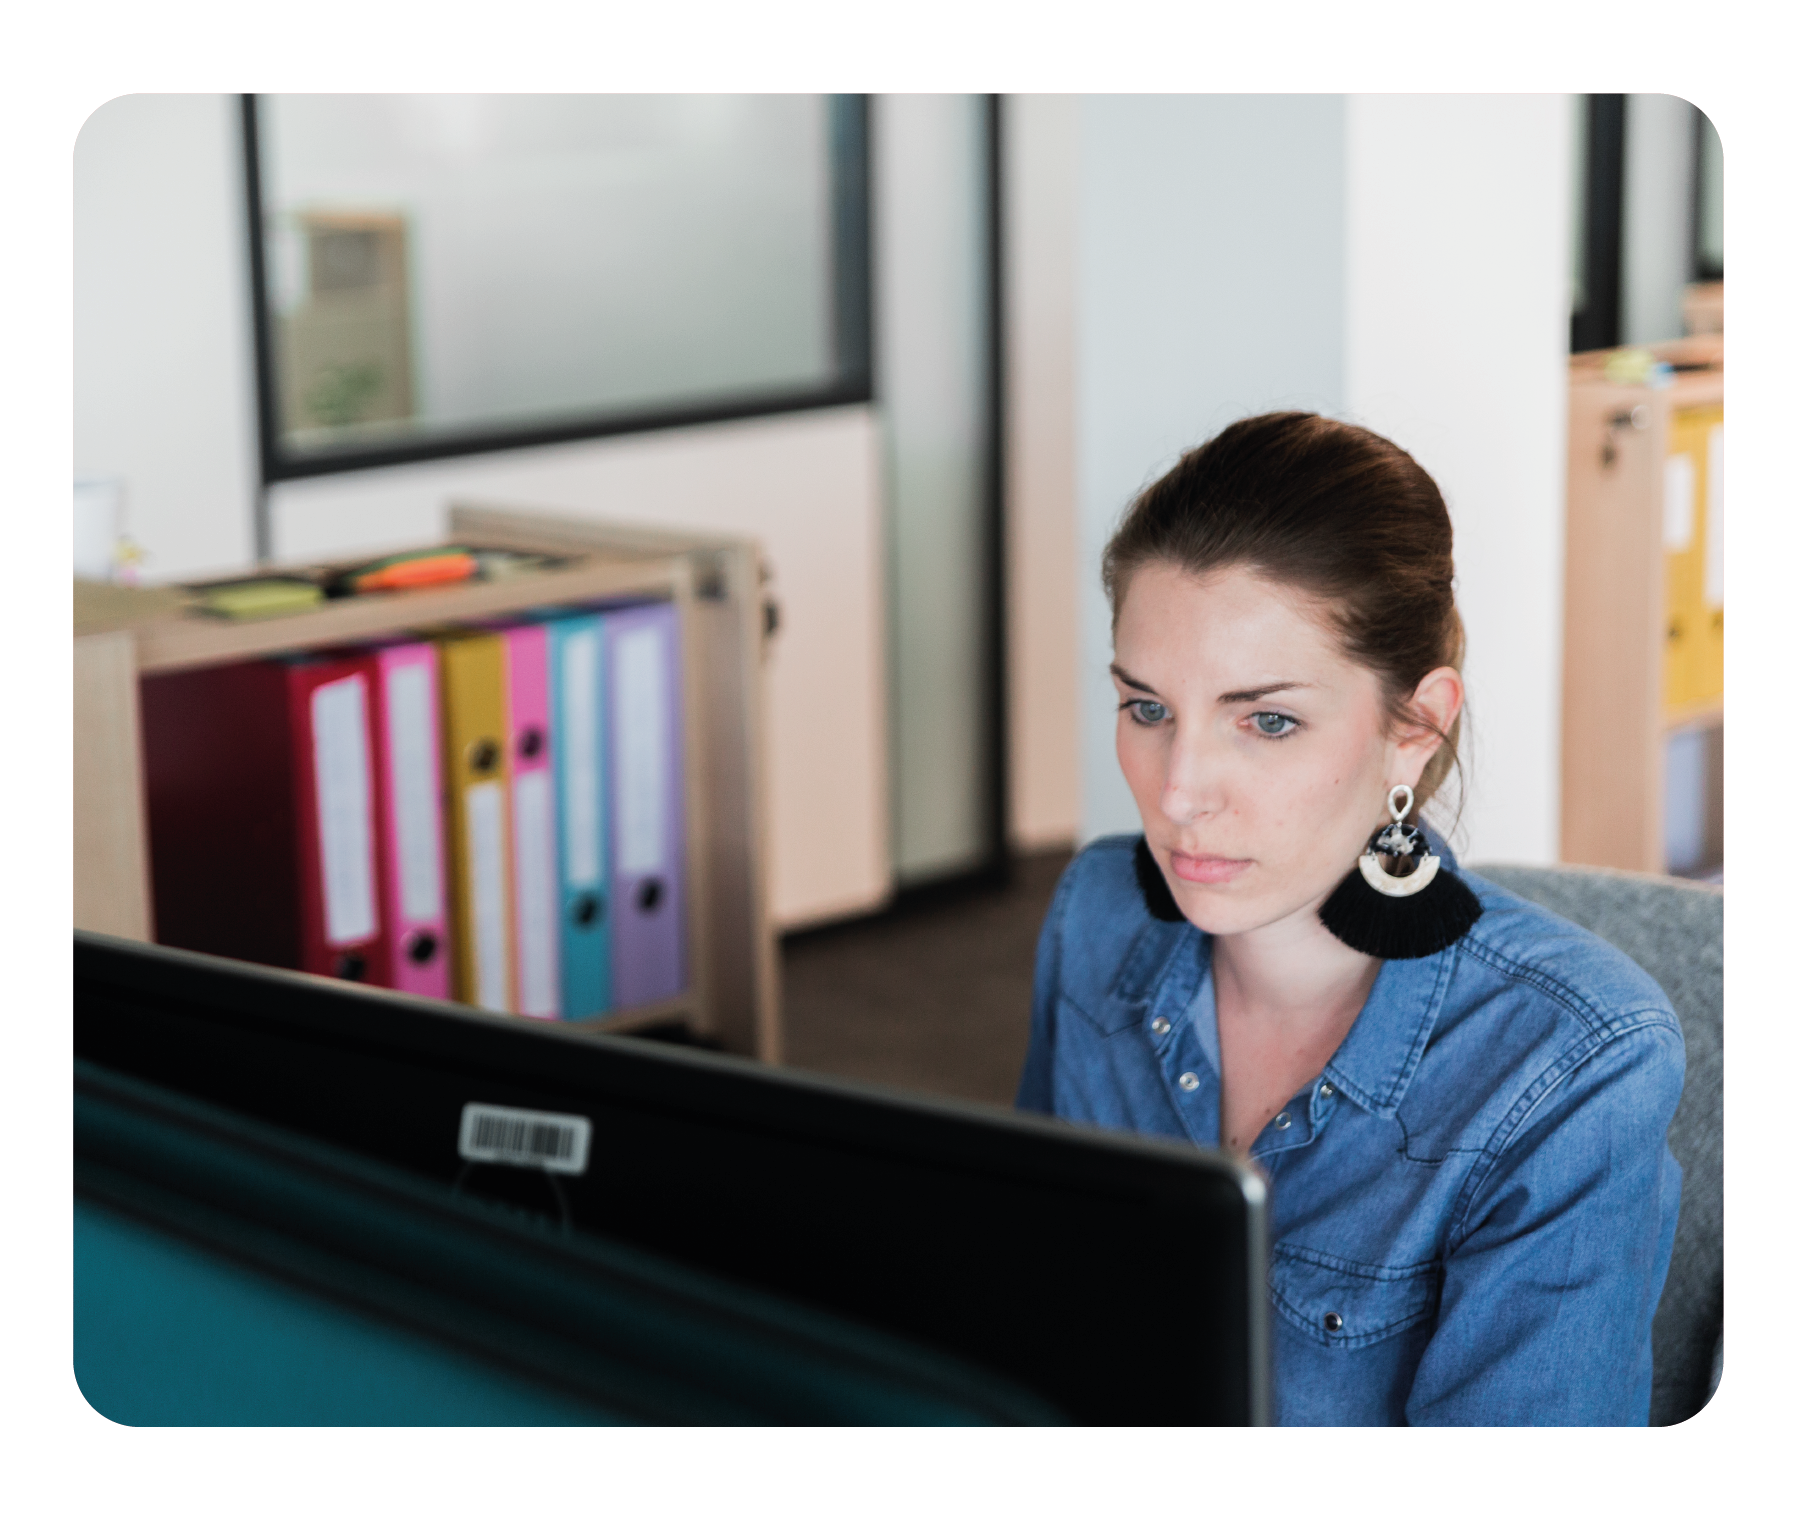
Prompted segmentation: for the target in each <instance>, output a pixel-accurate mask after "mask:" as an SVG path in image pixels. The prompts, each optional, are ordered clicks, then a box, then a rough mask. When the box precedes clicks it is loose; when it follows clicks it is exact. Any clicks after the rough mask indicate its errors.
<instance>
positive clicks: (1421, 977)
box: [1114, 826, 1460, 1120]
mask: <svg viewBox="0 0 1797 1515" xmlns="http://www.w3.org/2000/svg"><path fill="white" fill-rule="evenodd" d="M1420 829H1421V830H1422V832H1423V834H1424V836H1425V837H1426V838H1427V840H1428V843H1429V850H1430V851H1431V852H1435V853H1439V854H1440V855H1441V860H1442V866H1443V867H1444V868H1448V869H1450V870H1452V871H1453V872H1455V873H1458V872H1459V871H1460V862H1459V859H1458V858H1456V857H1455V856H1454V853H1453V850H1452V849H1451V848H1450V847H1449V846H1448V844H1447V842H1446V841H1445V840H1444V839H1443V838H1442V837H1441V836H1440V835H1439V834H1438V833H1437V832H1436V831H1435V830H1434V829H1433V828H1432V827H1429V826H1422V827H1421V828H1420ZM1184 944H1189V945H1190V949H1191V950H1190V957H1189V958H1188V959H1184V960H1182V957H1181V956H1180V955H1179V954H1177V953H1176V952H1175V951H1174V950H1173V949H1176V948H1177V947H1179V946H1181V945H1184ZM1132 945H1133V949H1134V950H1132V951H1131V952H1130V953H1129V954H1128V956H1127V957H1126V959H1125V962H1124V965H1123V969H1122V971H1121V972H1119V974H1118V975H1117V982H1116V984H1115V986H1114V987H1115V989H1117V990H1120V991H1122V992H1123V993H1124V994H1125V995H1126V997H1129V998H1133V999H1138V1000H1140V1001H1142V1002H1143V1003H1146V1002H1147V1001H1148V1000H1149V999H1151V998H1152V997H1154V996H1153V992H1152V989H1151V987H1150V986H1151V985H1153V984H1154V983H1155V982H1156V981H1157V980H1159V981H1160V987H1161V989H1162V990H1163V992H1164V991H1167V990H1171V991H1172V992H1173V993H1174V994H1175V995H1179V994H1181V992H1182V991H1184V988H1185V986H1184V985H1183V984H1175V983H1172V982H1169V980H1171V979H1175V978H1183V977H1184V975H1181V974H1177V973H1169V972H1168V970H1169V969H1175V968H1179V967H1189V969H1190V971H1191V976H1192V979H1193V987H1192V990H1190V991H1186V992H1190V993H1191V996H1192V997H1191V1000H1190V1006H1189V1011H1190V1015H1191V1021H1192V1028H1193V1030H1194V1031H1195V1032H1196V1033H1197V1036H1198V1044H1199V1046H1200V1047H1201V1048H1202V1050H1203V1052H1204V1055H1205V1056H1206V1057H1208V1058H1209V1059H1210V1063H1211V1066H1212V1067H1213V1068H1215V1069H1216V1070H1218V1072H1219V1073H1220V1072H1221V1071H1222V1067H1223V1059H1222V1055H1221V1052H1220V1049H1219V1047H1218V1043H1217V1002H1216V988H1215V985H1214V983H1213V980H1212V978H1211V972H1210V937H1209V936H1207V935H1206V934H1205V933H1204V932H1202V931H1199V930H1197V929H1196V928H1195V927H1192V926H1189V925H1184V926H1182V925H1178V924H1175V925H1172V926H1168V927H1162V928H1161V929H1160V930H1155V931H1146V932H1143V933H1142V934H1141V935H1140V936H1139V937H1138V938H1137V939H1136V941H1135V942H1134V943H1133V944H1132ZM1453 958H1454V955H1453V953H1452V952H1451V951H1445V952H1438V953H1436V954H1435V955H1434V956H1433V957H1421V958H1409V959H1401V958H1394V959H1390V960H1388V961H1386V962H1383V963H1381V964H1380V965H1379V976H1378V977H1377V978H1375V979H1374V980H1373V988H1372V992H1371V993H1370V994H1368V995H1367V1000H1366V1004H1365V1005H1363V1006H1362V1007H1361V1010H1360V1014H1359V1015H1357V1016H1355V1018H1354V1024H1353V1025H1352V1026H1351V1027H1349V1028H1348V1034H1347V1036H1346V1037H1345V1038H1344V1039H1343V1041H1342V1044H1341V1046H1339V1047H1337V1048H1336V1049H1335V1055H1334V1056H1333V1057H1331V1058H1330V1059H1329V1062H1328V1064H1327V1066H1326V1067H1325V1068H1324V1070H1323V1077H1324V1079H1325V1080H1327V1081H1328V1082H1329V1083H1332V1084H1334V1085H1335V1087H1336V1088H1338V1089H1340V1090H1341V1091H1342V1093H1343V1094H1345V1095H1347V1096H1348V1098H1349V1099H1351V1100H1353V1101H1354V1102H1355V1103H1356V1104H1357V1105H1359V1106H1361V1107H1362V1108H1363V1109H1365V1110H1367V1111H1368V1112H1369V1113H1371V1114H1373V1115H1377V1116H1379V1117H1381V1118H1382V1119H1387V1120H1389V1119H1390V1118H1392V1117H1393V1116H1394V1115H1396V1114H1397V1110H1398V1106H1399V1105H1400V1104H1401V1103H1402V1102H1403V1099H1404V1094H1405V1091H1406V1090H1408V1089H1409V1087H1410V1081H1411V1079H1413V1078H1414V1077H1415V1076H1416V1069H1417V1065H1418V1064H1419V1063H1420V1062H1421V1061H1422V1059H1423V1049H1424V1048H1425V1047H1427V1046H1428V1044H1429V1035H1430V1033H1431V1032H1432V1031H1433V1030H1434V1029H1435V1022H1436V1019H1437V1018H1438V1017H1439V1016H1440V1014H1441V1007H1442V1004H1443V1003H1444V1001H1445V1000H1446V999H1447V993H1448V984H1449V982H1450V980H1451V979H1452V977H1453Z"/></svg>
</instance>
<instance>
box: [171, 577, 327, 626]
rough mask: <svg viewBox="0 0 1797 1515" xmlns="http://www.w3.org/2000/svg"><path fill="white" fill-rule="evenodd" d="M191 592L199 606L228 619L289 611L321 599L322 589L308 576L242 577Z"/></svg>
mask: <svg viewBox="0 0 1797 1515" xmlns="http://www.w3.org/2000/svg"><path fill="white" fill-rule="evenodd" d="M195 593H196V595H197V598H198V608H199V609H201V610H203V611H205V612H206V613H207V614H208V615H216V616H222V617H224V618H225V619H226V620H231V621H259V620H261V619H263V617H265V616H277V615H293V614H296V613H297V612H299V611H302V610H311V609H312V608H313V607H314V606H316V605H318V604H320V603H321V602H322V601H323V599H324V590H323V589H322V588H320V587H319V586H318V585H317V584H315V583H313V582H312V581H311V580H310V579H281V578H270V579H246V580H244V581H243V582H242V583H239V584H205V585H201V586H200V587H199V588H198V589H197V590H196V591H195Z"/></svg>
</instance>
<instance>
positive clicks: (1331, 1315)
mask: <svg viewBox="0 0 1797 1515" xmlns="http://www.w3.org/2000/svg"><path fill="white" fill-rule="evenodd" d="M1341 1328H1342V1318H1341V1316H1339V1315H1337V1314H1336V1313H1335V1311H1333V1310H1331V1311H1329V1312H1328V1313H1327V1314H1326V1315H1324V1316H1323V1329H1324V1330H1325V1331H1339V1330H1341Z"/></svg>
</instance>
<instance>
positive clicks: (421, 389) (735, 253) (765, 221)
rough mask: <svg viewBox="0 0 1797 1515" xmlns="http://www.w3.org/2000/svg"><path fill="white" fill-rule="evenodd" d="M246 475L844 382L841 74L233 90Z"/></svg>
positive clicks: (854, 234)
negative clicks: (726, 85) (252, 382)
mask: <svg viewBox="0 0 1797 1515" xmlns="http://www.w3.org/2000/svg"><path fill="white" fill-rule="evenodd" d="M244 124H245V137H246V145H247V154H246V158H247V163H248V167H249V186H250V193H251V198H252V214H251V224H252V226H253V227H255V228H256V233H255V235H254V237H253V242H254V246H253V249H252V254H253V256H252V262H253V265H254V273H255V285H256V289H255V297H256V305H257V312H258V327H259V331H258V358H259V380H260V400H261V415H262V429H263V468H264V475H265V477H266V478H268V479H270V480H273V479H280V478H292V477H297V476H301V475H306V474H316V473H324V472H332V471H336V470H340V469H347V468H360V467H368V466H373V465H377V464H384V463H391V462H399V461H405V460H408V459H413V458H424V457H439V456H445V455H449V454H453V453H465V452H474V451H483V450H487V449H490V448H497V447H506V446H519V445H525V444H529V443H536V442H546V441H556V440H565V439H571V438H575V437H582V436H598V435H605V434H608V433H613V432H621V431H630V430H637V429H644V428H648V427H654V426H665V425H671V424H679V423H685V422H693V421H702V420H710V419H722V418H725V417H728V416H737V415H753V414H761V413H767V412H773V411H780V410H791V409H800V408H806V407H810V406H818V405H829V404H841V403H846V402H851V401H855V400H861V399H865V398H867V396H868V392H869V371H868V291H867V251H866V249H867V208H866V190H865V178H866V109H865V103H864V101H863V100H862V99H861V98H860V97H858V96H829V95H785V96H780V95H757V96H725V95H703V96H653V95H630V96H606V95H559V96H558V95H517V96H508V95H265V96H257V97H252V96H246V97H245V102H244Z"/></svg>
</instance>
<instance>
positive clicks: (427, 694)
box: [387, 663, 443, 923]
mask: <svg viewBox="0 0 1797 1515" xmlns="http://www.w3.org/2000/svg"><path fill="white" fill-rule="evenodd" d="M434 737H435V733H433V732H432V730H431V687H430V669H429V667H428V666H427V665H425V664H423V663H409V664H407V665H406V666H405V667H403V668H395V669H394V670H393V671H392V672H391V673H389V674H388V675H387V758H388V769H389V772H388V779H389V782H390V783H391V785H392V789H393V827H394V831H395V832H396V833H397V839H398V851H399V908H400V912H401V914H402V915H404V917H405V918H406V920H408V921H418V922H424V923H429V922H432V921H435V920H436V919H437V917H438V916H439V915H441V914H442V912H443V859H442V856H441V851H440V848H439V844H438V840H437V782H436V771H437V770H436V763H437V752H436V747H437V744H436V741H435V740H434Z"/></svg>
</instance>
